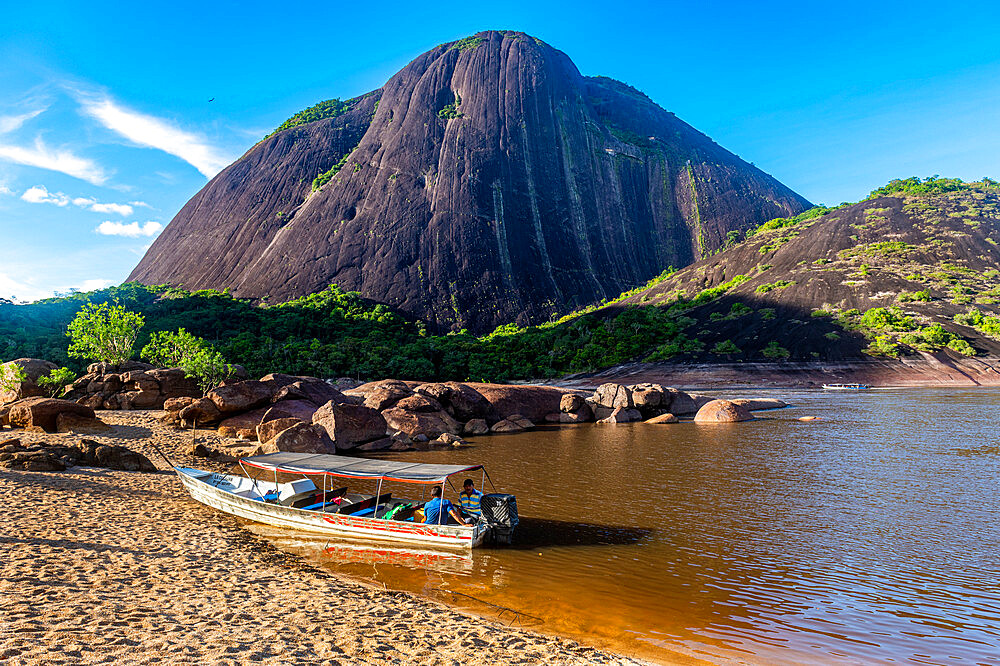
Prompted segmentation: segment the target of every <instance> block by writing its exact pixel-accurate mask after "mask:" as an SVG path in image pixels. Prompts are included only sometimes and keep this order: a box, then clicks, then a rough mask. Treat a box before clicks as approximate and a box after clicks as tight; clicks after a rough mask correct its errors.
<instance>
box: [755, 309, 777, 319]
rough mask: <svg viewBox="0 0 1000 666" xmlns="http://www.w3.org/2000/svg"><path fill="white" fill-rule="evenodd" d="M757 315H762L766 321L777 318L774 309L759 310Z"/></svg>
mask: <svg viewBox="0 0 1000 666" xmlns="http://www.w3.org/2000/svg"><path fill="white" fill-rule="evenodd" d="M757 313H758V314H759V315H760V318H761V319H764V320H768V319H774V316H775V315H774V308H761V309H759V310H757Z"/></svg>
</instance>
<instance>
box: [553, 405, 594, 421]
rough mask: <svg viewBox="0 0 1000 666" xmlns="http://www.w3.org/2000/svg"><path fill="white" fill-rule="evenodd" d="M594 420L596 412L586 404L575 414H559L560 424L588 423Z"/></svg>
mask: <svg viewBox="0 0 1000 666" xmlns="http://www.w3.org/2000/svg"><path fill="white" fill-rule="evenodd" d="M593 420H594V411H593V410H592V409H591V408H590V405H588V404H587V403H586V402H584V403H583V404H582V405H581V406H580V408H579V409H577V410H576V411H575V412H559V423H588V422H590V421H593Z"/></svg>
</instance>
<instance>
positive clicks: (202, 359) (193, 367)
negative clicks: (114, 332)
mask: <svg viewBox="0 0 1000 666" xmlns="http://www.w3.org/2000/svg"><path fill="white" fill-rule="evenodd" d="M142 357H143V358H144V359H146V360H147V361H149V362H150V363H152V364H154V365H159V366H163V367H169V368H183V369H184V372H185V374H186V375H187V376H188V377H194V378H195V379H197V380H198V386H199V388H201V390H202V393H203V394H204V393H208V392H209V391H211V390H212V389H213V388H215V387H216V386H218V385H219V384H221V383H222V381H223V380H224V379H227V378H228V377H231V376H232V374H233V367H232V366H231V365H229V363H227V362H226V359H225V357H224V356H223V355H222V354H221V353H219V352H218V351H217V350H216V349H215V348H214V347H212V345H210V344H209V343H208V342H206V341H205V340H203V339H201V338H199V337H198V336H196V335H191V334H190V333H188V332H187V331H186V330H184V329H183V328H181V329H178V330H177V332H176V333H172V332H170V331H159V332H157V333H154V334H153V335H152V336H151V337H150V341H149V344H147V345H146V346H145V347H143V348H142Z"/></svg>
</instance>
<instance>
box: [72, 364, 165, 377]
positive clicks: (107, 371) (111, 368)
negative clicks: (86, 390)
mask: <svg viewBox="0 0 1000 666" xmlns="http://www.w3.org/2000/svg"><path fill="white" fill-rule="evenodd" d="M152 369H153V366H152V365H150V364H149V363H143V362H142V361H125V362H124V363H117V364H116V363H106V362H101V363H91V364H90V365H88V366H87V374H90V375H111V374H121V373H123V372H130V371H132V370H139V371H141V372H146V371H148V370H152Z"/></svg>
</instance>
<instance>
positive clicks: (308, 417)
mask: <svg viewBox="0 0 1000 666" xmlns="http://www.w3.org/2000/svg"><path fill="white" fill-rule="evenodd" d="M262 409H265V411H264V416H263V417H262V418H261V420H260V421H261V423H265V422H267V421H273V420H275V419H288V418H294V419H299V420H300V421H305V422H306V423H312V418H313V414H315V413H316V409H317V406H316V405H314V404H313V403H311V402H309V401H308V400H282V401H280V402H276V403H274V404H273V405H271V406H270V407H268V408H262Z"/></svg>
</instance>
